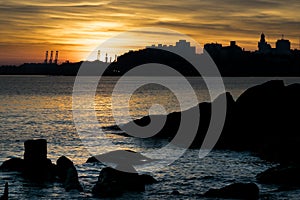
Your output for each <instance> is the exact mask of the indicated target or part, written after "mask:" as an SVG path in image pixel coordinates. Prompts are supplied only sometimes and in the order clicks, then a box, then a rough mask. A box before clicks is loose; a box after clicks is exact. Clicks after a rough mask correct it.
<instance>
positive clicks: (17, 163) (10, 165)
mask: <svg viewBox="0 0 300 200" xmlns="http://www.w3.org/2000/svg"><path fill="white" fill-rule="evenodd" d="M0 170H1V171H17V172H23V171H24V160H23V159H21V158H11V159H9V160H6V161H4V162H3V163H2V165H1V166H0Z"/></svg>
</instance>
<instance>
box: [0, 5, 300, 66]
mask: <svg viewBox="0 0 300 200" xmlns="http://www.w3.org/2000/svg"><path fill="white" fill-rule="evenodd" d="M216 5H218V6H216ZM299 9H300V3H299V2H298V1H296V0H288V2H278V1H275V0H268V1H260V0H255V1H251V2H244V1H243V2H241V1H234V0H230V2H227V3H226V2H223V1H221V0H212V1H209V2H207V1H194V0H188V1H185V2H182V1H178V0H175V1H171V0H162V1H159V2H149V1H146V2H142V3H141V2H140V1H138V0H121V1H117V0H110V1H101V2H99V1H96V0H86V1H77V0H74V1H69V0H67V1H66V2H65V3H61V2H60V1H58V0H53V1H51V2H41V1H40V0H25V1H22V2H20V1H15V0H7V1H5V2H2V3H0V11H1V12H0V24H1V30H0V34H1V38H0V51H1V54H0V64H17V63H18V64H20V63H23V62H42V61H43V59H44V52H45V51H46V50H58V51H60V52H61V53H60V57H59V60H60V62H62V61H65V60H70V61H79V60H82V59H85V58H86V57H87V56H88V55H89V54H90V53H91V52H92V51H95V49H96V48H97V46H98V45H100V44H101V43H103V42H104V41H106V40H109V39H110V38H112V37H114V36H116V35H117V34H120V33H122V32H126V31H128V30H133V29H136V28H141V27H154V28H153V31H154V32H155V27H157V28H167V29H171V30H175V31H178V32H181V33H182V34H186V35H189V36H191V37H192V38H193V39H195V40H196V41H198V42H199V43H200V44H201V45H202V46H203V45H204V44H205V43H212V42H218V43H221V44H223V45H224V46H226V45H228V44H229V41H231V40H235V41H237V44H238V45H239V46H241V47H242V48H245V49H246V50H256V49H257V42H258V40H259V36H260V34H261V32H264V33H265V34H266V36H267V40H268V43H270V44H271V45H272V46H273V47H274V46H275V42H276V40H277V39H280V38H281V35H282V34H284V35H285V38H286V39H289V40H290V41H291V42H292V48H299V36H300V35H299V32H300V26H299V24H300V23H299V21H300V14H299V12H298V10H299ZM161 36H162V37H161ZM135 37H139V35H138V34H137V35H136V36H135ZM154 38H156V40H155V41H154V40H153V39H154ZM159 38H163V39H161V40H160V39H159ZM158 43H162V44H167V45H169V44H174V43H175V41H174V40H173V39H172V37H170V38H168V37H165V35H164V34H163V33H157V35H156V36H153V35H152V36H151V37H146V38H143V43H138V44H132V43H130V41H128V42H127V44H126V45H124V44H122V45H121V46H122V48H121V49H123V50H122V52H121V51H118V52H114V53H110V54H118V55H120V54H122V53H124V52H127V51H129V50H137V49H140V48H142V47H144V46H145V45H151V44H158ZM116 45H118V43H117V42H116ZM125 47H126V48H125ZM118 48H120V47H118Z"/></svg>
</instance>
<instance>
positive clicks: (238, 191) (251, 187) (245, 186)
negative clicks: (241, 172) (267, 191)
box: [204, 183, 259, 200]
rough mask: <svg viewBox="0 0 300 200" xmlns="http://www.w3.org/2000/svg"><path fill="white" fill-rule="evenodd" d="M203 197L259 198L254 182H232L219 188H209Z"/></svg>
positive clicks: (253, 199)
mask: <svg viewBox="0 0 300 200" xmlns="http://www.w3.org/2000/svg"><path fill="white" fill-rule="evenodd" d="M204 196H205V197H211V198H228V199H246V200H256V199H259V188H258V187H257V185H256V184H254V183H234V184H231V185H228V186H225V187H223V188H221V189H210V190H208V191H207V192H206V193H205V194H204Z"/></svg>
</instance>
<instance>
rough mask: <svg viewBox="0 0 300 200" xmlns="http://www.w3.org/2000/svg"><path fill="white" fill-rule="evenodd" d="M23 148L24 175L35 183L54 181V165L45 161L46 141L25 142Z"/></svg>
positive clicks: (49, 161)
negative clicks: (35, 181)
mask: <svg viewBox="0 0 300 200" xmlns="http://www.w3.org/2000/svg"><path fill="white" fill-rule="evenodd" d="M24 146H25V153H24V171H23V173H24V175H25V176H26V177H27V178H29V179H32V180H37V181H43V180H51V179H54V178H55V165H54V164H52V162H51V160H50V159H47V141H46V140H44V139H39V140H27V141H25V143H24Z"/></svg>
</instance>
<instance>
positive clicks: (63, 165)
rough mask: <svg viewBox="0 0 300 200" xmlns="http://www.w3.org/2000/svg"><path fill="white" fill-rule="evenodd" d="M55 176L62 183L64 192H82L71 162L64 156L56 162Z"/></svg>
mask: <svg viewBox="0 0 300 200" xmlns="http://www.w3.org/2000/svg"><path fill="white" fill-rule="evenodd" d="M56 165H57V175H58V177H59V178H60V180H61V181H62V182H63V185H64V188H65V189H66V191H69V190H79V191H83V189H82V186H81V185H80V183H79V180H78V173H77V170H76V168H75V166H74V164H73V162H72V161H71V160H70V159H68V158H67V157H65V156H61V157H60V158H59V159H58V160H57V161H56Z"/></svg>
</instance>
